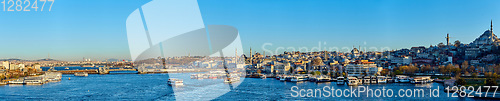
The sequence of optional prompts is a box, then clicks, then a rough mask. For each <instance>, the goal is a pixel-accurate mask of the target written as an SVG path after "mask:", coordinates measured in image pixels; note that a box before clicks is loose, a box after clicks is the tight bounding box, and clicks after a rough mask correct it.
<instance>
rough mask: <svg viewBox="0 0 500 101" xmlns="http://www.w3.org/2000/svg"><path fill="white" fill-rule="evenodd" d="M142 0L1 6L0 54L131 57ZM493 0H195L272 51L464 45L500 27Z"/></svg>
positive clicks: (210, 15) (212, 20)
mask: <svg viewBox="0 0 500 101" xmlns="http://www.w3.org/2000/svg"><path fill="white" fill-rule="evenodd" d="M90 2H93V3H90ZM95 2H99V3H95ZM146 2H148V0H143V1H123V2H118V4H116V3H117V2H112V1H57V2H56V4H57V5H55V6H54V7H52V11H51V12H2V13H0V15H2V16H0V18H2V19H3V20H2V22H5V23H6V24H2V25H3V26H1V27H2V29H0V30H2V31H3V32H4V33H12V34H3V35H4V38H3V39H2V40H1V41H0V42H2V43H4V47H6V48H4V49H3V50H2V51H1V52H0V59H9V58H19V59H27V60H37V59H44V58H46V57H47V54H49V53H50V54H51V56H50V57H51V58H52V59H56V60H63V61H78V60H82V57H88V58H91V59H92V60H95V59H97V60H104V59H109V58H116V59H130V54H129V50H128V43H127V35H126V30H125V19H126V18H127V16H128V15H129V14H130V13H131V12H132V11H133V10H134V9H136V8H137V7H139V6H140V5H142V4H144V3H146ZM498 2H499V1H484V2H474V1H465V2H460V3H457V2H450V1H418V2H416V1H393V2H387V1H363V2H359V1H288V2H279V1H276V2H261V1H224V0H223V1H220V2H208V1H199V6H200V11H201V14H202V17H203V20H204V23H205V25H230V26H233V27H235V28H237V29H238V31H239V34H240V35H241V41H242V44H243V48H244V52H245V54H248V53H249V51H248V50H249V48H250V47H252V49H253V50H254V51H258V52H262V51H263V49H262V48H261V47H262V46H263V45H264V44H265V43H272V46H269V48H270V49H271V50H274V49H275V48H276V47H315V46H318V42H324V43H327V44H326V46H327V47H352V46H353V45H354V46H355V47H358V46H368V47H390V49H394V50H396V49H401V48H410V47H414V46H425V47H428V46H429V45H437V44H438V43H440V42H443V43H445V37H446V33H450V37H452V38H451V39H450V42H454V41H455V40H460V41H461V42H462V43H465V44H468V43H470V42H472V41H473V40H474V39H475V38H477V37H479V36H480V35H481V34H482V33H483V32H484V31H485V30H487V29H489V28H490V20H493V24H494V25H493V29H499V28H498V27H497V26H495V22H498V21H500V19H499V18H500V13H498V12H500V10H498V9H495V5H494V4H498ZM243 4H245V5H243ZM76 5H78V6H76ZM110 5H120V6H113V7H108V6H110ZM72 6H75V7H72ZM227 8H232V9H227ZM26 15H32V16H26ZM14 18H16V19H14ZM365 43H366V44H365Z"/></svg>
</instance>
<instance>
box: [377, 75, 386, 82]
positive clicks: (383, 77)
mask: <svg viewBox="0 0 500 101" xmlns="http://www.w3.org/2000/svg"><path fill="white" fill-rule="evenodd" d="M377 82H378V83H387V78H386V77H385V76H377Z"/></svg>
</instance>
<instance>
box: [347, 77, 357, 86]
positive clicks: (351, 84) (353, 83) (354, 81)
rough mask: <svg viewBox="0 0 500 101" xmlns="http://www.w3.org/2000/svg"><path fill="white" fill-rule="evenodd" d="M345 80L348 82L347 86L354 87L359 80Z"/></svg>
mask: <svg viewBox="0 0 500 101" xmlns="http://www.w3.org/2000/svg"><path fill="white" fill-rule="evenodd" d="M347 80H348V82H347V85H349V86H356V85H358V84H359V83H358V82H359V80H358V78H356V77H347Z"/></svg>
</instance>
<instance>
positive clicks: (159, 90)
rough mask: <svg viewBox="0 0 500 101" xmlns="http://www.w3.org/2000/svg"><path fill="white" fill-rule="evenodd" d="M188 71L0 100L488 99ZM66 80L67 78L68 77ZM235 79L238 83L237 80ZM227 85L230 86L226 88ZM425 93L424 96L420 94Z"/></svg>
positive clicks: (5, 90)
mask: <svg viewBox="0 0 500 101" xmlns="http://www.w3.org/2000/svg"><path fill="white" fill-rule="evenodd" d="M191 74H193V73H171V74H108V75H98V74H89V76H88V77H75V76H73V75H69V74H65V75H63V78H62V79H63V80H62V81H60V82H51V83H47V84H44V85H5V86H0V99H5V100H175V99H177V100H211V99H215V100H228V99H230V100H248V99H255V100H370V101H371V100H490V99H477V98H452V97H447V96H446V93H445V92H443V90H442V89H443V86H442V85H441V84H439V83H432V84H426V85H414V84H407V83H389V84H372V85H364V86H365V87H368V88H370V89H382V87H383V88H385V89H393V90H395V91H394V92H397V91H396V90H399V89H424V90H426V93H428V90H429V89H431V90H432V89H436V88H438V87H439V94H440V96H439V97H438V98H430V97H404V98H401V97H400V98H397V97H390V98H389V97H381V98H374V97H366V94H361V95H360V96H358V97H292V96H291V95H292V94H296V93H294V92H292V90H291V88H292V87H293V86H297V87H298V88H299V89H322V88H323V87H324V86H329V87H333V88H335V89H349V86H347V85H337V84H335V83H313V82H300V83H293V82H280V81H279V80H276V79H274V78H268V79H258V78H246V79H244V78H242V80H243V81H242V82H239V83H235V84H231V85H229V84H226V83H223V81H222V80H220V79H203V80H198V79H190V78H189V76H190V75H191ZM69 78H71V80H68V79H69ZM168 78H180V79H183V80H184V86H178V87H171V86H169V85H167V81H168ZM240 83H241V84H240ZM231 86H233V87H234V88H231ZM426 96H429V95H428V94H426Z"/></svg>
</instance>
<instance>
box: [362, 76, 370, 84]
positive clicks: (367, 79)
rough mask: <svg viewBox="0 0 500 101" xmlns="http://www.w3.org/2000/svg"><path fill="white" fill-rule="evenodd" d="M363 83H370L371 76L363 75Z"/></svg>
mask: <svg viewBox="0 0 500 101" xmlns="http://www.w3.org/2000/svg"><path fill="white" fill-rule="evenodd" d="M363 83H364V84H370V76H365V77H363Z"/></svg>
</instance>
